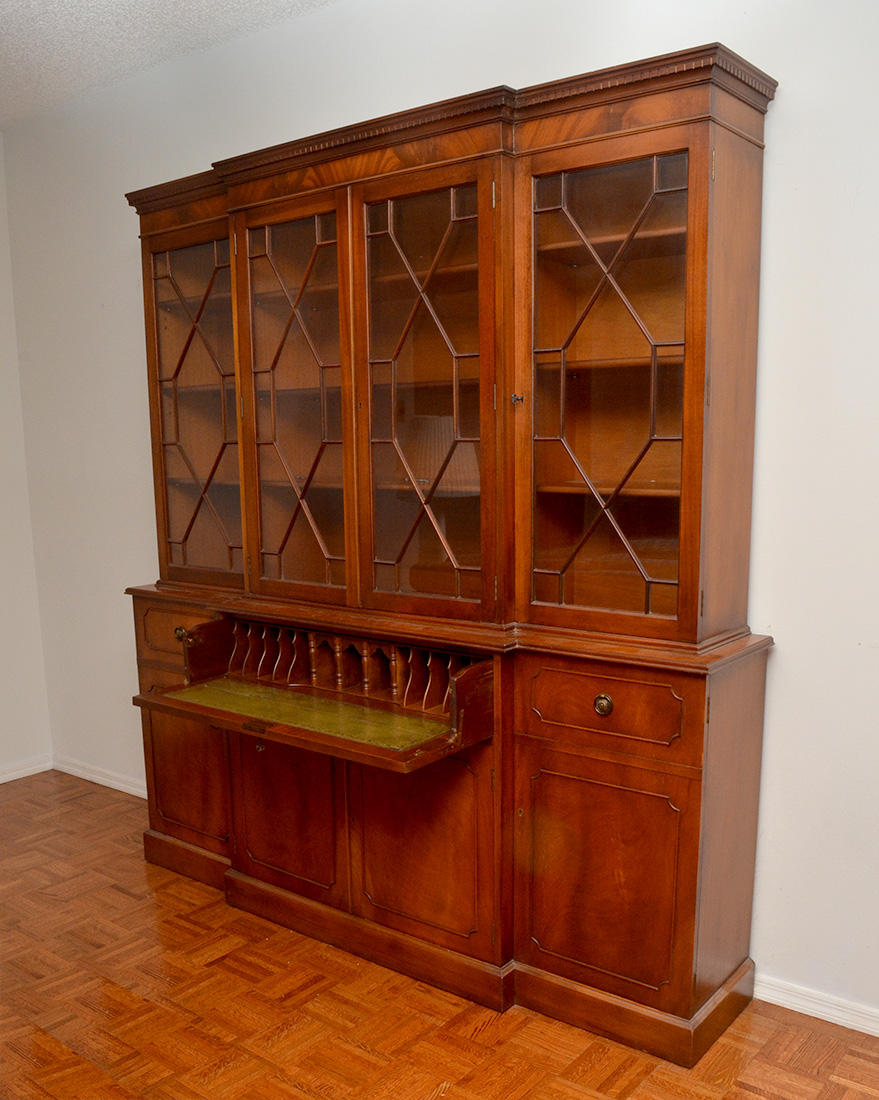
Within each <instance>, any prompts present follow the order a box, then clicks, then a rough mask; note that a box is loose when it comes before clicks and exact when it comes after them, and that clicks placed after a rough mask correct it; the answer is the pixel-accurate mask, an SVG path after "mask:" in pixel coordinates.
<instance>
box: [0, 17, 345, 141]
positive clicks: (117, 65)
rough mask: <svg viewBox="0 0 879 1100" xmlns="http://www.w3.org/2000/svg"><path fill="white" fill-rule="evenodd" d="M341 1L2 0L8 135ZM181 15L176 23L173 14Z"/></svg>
mask: <svg viewBox="0 0 879 1100" xmlns="http://www.w3.org/2000/svg"><path fill="white" fill-rule="evenodd" d="M334 2H335V0H182V2H181V3H179V4H174V5H173V9H172V5H171V4H169V3H168V0H0V132H2V131H3V130H7V129H9V127H10V126H14V125H15V124H16V123H18V122H22V121H23V120H24V119H26V118H30V117H31V116H33V115H37V114H40V113H41V112H43V111H46V110H49V109H50V108H52V107H57V106H59V105H60V104H61V103H64V102H65V101H67V100H70V99H75V98H76V97H77V96H80V95H84V94H86V93H88V92H91V91H96V90H97V89H99V88H104V87H107V86H108V85H110V84H113V83H114V82H115V81H117V80H123V79H124V78H125V77H128V76H133V75H134V74H135V73H139V72H143V71H144V70H146V69H150V68H152V67H153V66H154V65H160V64H161V63H162V62H165V61H170V60H171V59H172V58H175V57H180V56H181V55H183V54H187V53H192V52H194V51H197V50H203V49H206V48H207V47H209V46H214V45H217V44H218V43H220V42H226V41H229V40H230V39H233V38H238V37H239V36H241V35H244V34H248V33H249V32H251V31H256V30H261V29H262V28H263V27H269V26H271V25H272V24H274V23H280V22H281V21H282V20H285V19H289V18H291V17H293V16H297V15H304V14H306V13H307V12H310V11H314V10H315V9H316V8H321V7H325V6H326V5H327V4H331V3H334ZM171 10H173V16H170V14H169V13H170V12H171Z"/></svg>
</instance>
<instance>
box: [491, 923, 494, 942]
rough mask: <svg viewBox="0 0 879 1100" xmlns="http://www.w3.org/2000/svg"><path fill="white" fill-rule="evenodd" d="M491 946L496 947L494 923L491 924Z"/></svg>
mask: <svg viewBox="0 0 879 1100" xmlns="http://www.w3.org/2000/svg"><path fill="white" fill-rule="evenodd" d="M491 946H492V947H494V925H492V926H491Z"/></svg>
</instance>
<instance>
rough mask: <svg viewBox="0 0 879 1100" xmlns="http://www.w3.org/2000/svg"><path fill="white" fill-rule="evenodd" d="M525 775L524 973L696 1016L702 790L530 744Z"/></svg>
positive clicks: (675, 777) (521, 764)
mask: <svg viewBox="0 0 879 1100" xmlns="http://www.w3.org/2000/svg"><path fill="white" fill-rule="evenodd" d="M516 768H517V783H516V807H517V808H516V817H515V822H516V836H515V845H516V876H517V878H516V883H515V897H516V917H515V923H516V932H515V935H516V959H517V961H519V962H521V963H524V964H525V965H527V966H529V967H533V968H535V969H536V970H539V971H542V972H545V973H548V974H554V975H558V976H560V977H562V978H565V979H568V980H570V981H574V982H579V983H582V984H583V985H586V986H592V987H594V988H596V989H600V990H603V991H605V992H607V993H611V994H616V995H618V996H620V997H625V998H627V999H629V1000H632V1001H636V1002H638V1003H640V1004H643V1005H648V1006H650V1007H653V1008H657V1009H660V1010H663V1011H667V1012H673V1013H680V1014H683V1015H688V1014H689V1013H688V1011H687V1010H688V1007H689V997H690V993H691V986H692V958H693V930H694V922H695V903H696V880H697V875H696V866H697V859H698V845H699V791H700V782H699V781H698V780H697V779H692V778H687V777H684V776H682V775H679V774H674V773H669V772H665V771H662V770H659V769H657V768H655V767H649V766H648V767H635V766H632V765H630V764H627V763H621V762H612V761H608V760H598V759H593V758H590V757H589V756H586V755H584V754H581V753H577V752H575V751H570V752H563V751H557V750H556V749H554V748H553V747H551V746H547V745H545V744H539V743H537V742H536V741H532V740H531V739H530V738H527V737H520V738H518V745H517V753H516Z"/></svg>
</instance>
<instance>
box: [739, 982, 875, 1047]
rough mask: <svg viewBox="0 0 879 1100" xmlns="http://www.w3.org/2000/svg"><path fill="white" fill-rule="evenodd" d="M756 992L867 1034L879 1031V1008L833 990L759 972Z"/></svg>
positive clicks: (764, 997)
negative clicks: (847, 997) (819, 989)
mask: <svg viewBox="0 0 879 1100" xmlns="http://www.w3.org/2000/svg"><path fill="white" fill-rule="evenodd" d="M754 996H755V997H756V998H757V1000H760V1001H769V1002H770V1004H774V1005H780V1006H781V1007H782V1008H790V1009H793V1011H794V1012H803V1013H805V1014H806V1015H807V1016H817V1017H818V1019H819V1020H828V1021H829V1022H830V1023H833V1024H841V1025H842V1026H843V1027H850V1028H852V1029H853V1030H855V1031H863V1032H866V1034H867V1035H879V1008H876V1007H873V1006H871V1005H862V1004H858V1003H857V1002H856V1001H845V1000H843V999H842V998H841V997H832V996H830V994H829V993H820V992H819V991H818V990H815V989H806V988H804V987H803V986H801V985H794V984H793V983H792V982H783V981H780V980H779V979H778V978H767V977H761V976H760V975H759V974H758V975H757V977H756V979H755V982H754Z"/></svg>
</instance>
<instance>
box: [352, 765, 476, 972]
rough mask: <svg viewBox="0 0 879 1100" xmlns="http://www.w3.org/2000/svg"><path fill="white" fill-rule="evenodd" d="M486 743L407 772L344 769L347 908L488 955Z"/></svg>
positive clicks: (423, 937) (462, 949)
mask: <svg viewBox="0 0 879 1100" xmlns="http://www.w3.org/2000/svg"><path fill="white" fill-rule="evenodd" d="M492 760H493V757H492V753H491V746H478V747H476V748H474V749H470V750H469V751H467V752H462V753H460V754H457V755H455V756H449V757H446V758H445V759H443V760H439V761H437V762H436V763H433V764H430V765H428V766H427V767H425V768H422V769H421V770H420V771H416V772H412V773H410V774H409V775H398V774H396V773H393V772H388V771H381V770H379V769H378V768H371V767H368V766H365V765H364V766H358V765H352V766H351V770H350V776H351V785H350V799H351V802H350V816H351V821H350V824H351V855H352V867H351V880H352V909H353V911H354V912H356V913H357V914H358V915H359V916H362V917H366V918H368V919H369V920H372V921H375V922H376V923H378V924H383V925H385V926H387V927H390V928H395V929H397V930H398V931H401V932H408V933H409V934H411V935H414V936H417V937H418V938H419V939H421V940H427V941H429V942H431V943H435V944H439V945H441V946H443V947H449V948H451V949H452V950H455V951H459V952H462V953H463V954H467V955H471V956H473V957H476V958H481V959H485V960H490V959H491V956H492V938H493V937H492V914H493V899H494V891H493V889H492V879H493V874H494V871H493V842H492V821H493V809H492V806H493V796H492V790H491V765H492Z"/></svg>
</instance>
